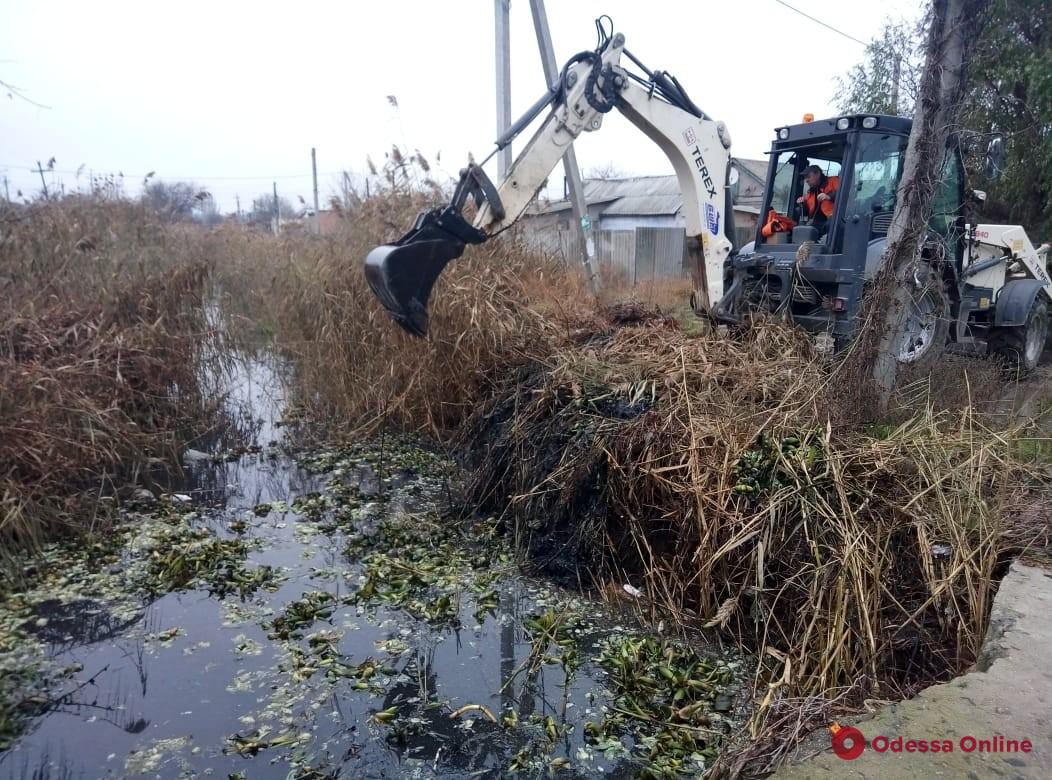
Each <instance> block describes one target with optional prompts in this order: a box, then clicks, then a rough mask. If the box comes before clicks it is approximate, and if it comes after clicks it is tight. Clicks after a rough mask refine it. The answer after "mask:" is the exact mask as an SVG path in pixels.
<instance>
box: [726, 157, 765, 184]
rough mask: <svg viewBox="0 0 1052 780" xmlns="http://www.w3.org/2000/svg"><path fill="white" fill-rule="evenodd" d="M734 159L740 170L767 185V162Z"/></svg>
mask: <svg viewBox="0 0 1052 780" xmlns="http://www.w3.org/2000/svg"><path fill="white" fill-rule="evenodd" d="M733 159H734V163H735V165H737V166H738V169H739V170H741V171H744V172H746V173H749V174H751V175H752V176H753V178H755V179H758V180H759V181H760V182H762V183H764V184H766V183H767V160H745V159H742V158H741V157H735V158H733Z"/></svg>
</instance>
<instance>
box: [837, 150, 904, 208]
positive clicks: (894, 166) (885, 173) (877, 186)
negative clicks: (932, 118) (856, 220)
mask: <svg viewBox="0 0 1052 780" xmlns="http://www.w3.org/2000/svg"><path fill="white" fill-rule="evenodd" d="M906 143H907V139H906V138H904V137H902V136H899V135H863V136H862V142H861V144H860V145H859V150H858V154H857V155H856V156H855V165H854V168H853V169H852V177H851V181H852V185H851V192H850V193H848V200H847V210H846V211H845V212H844V213H846V214H866V213H870V212H872V213H881V212H887V213H891V212H892V211H894V210H895V195H896V193H897V192H898V188H899V177H900V175H901V172H902V160H903V158H904V157H905V156H906Z"/></svg>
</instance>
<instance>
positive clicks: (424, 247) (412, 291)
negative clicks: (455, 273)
mask: <svg viewBox="0 0 1052 780" xmlns="http://www.w3.org/2000/svg"><path fill="white" fill-rule="evenodd" d="M460 206H461V203H460V202H457V203H455V204H451V205H449V206H446V207H445V208H437V209H431V210H430V211H425V212H423V213H422V214H420V215H419V216H417V218H416V222H415V223H414V224H413V229H412V230H410V231H409V232H408V233H406V234H405V235H404V236H402V237H401V238H400V239H398V240H397V241H396V242H395V243H393V244H384V245H383V246H378V247H376V249H374V250H372V251H371V252H370V253H369V254H368V255H367V256H366V258H365V278H366V280H367V281H368V282H369V287H370V288H371V289H372V291H373V294H374V295H375V296H376V297H377V298H378V299H379V301H380V303H382V304H383V307H384V308H385V309H387V311H389V312H390V313H391V316H392V317H393V318H394V321H395V322H397V323H398V324H399V325H401V326H402V327H403V328H405V329H406V330H407V331H408V332H409V333H412V334H413V335H414V336H424V335H426V334H427V301H428V298H430V297H431V288H432V287H434V286H435V280H436V279H438V277H439V275H441V273H442V271H443V269H445V267H446V266H447V265H448V264H449V262H450V261H451V260H456V259H457V258H458V257H460V256H461V255H462V254H464V248H465V246H466V245H467V244H481V243H482V242H483V241H485V240H486V235H485V234H484V233H483V232H481V231H480V230H477V229H476V228H474V227H472V226H471V225H470V224H468V222H467V221H466V220H465V219H464V217H463V216H462V215H461V213H460Z"/></svg>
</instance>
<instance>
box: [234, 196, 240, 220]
mask: <svg viewBox="0 0 1052 780" xmlns="http://www.w3.org/2000/svg"><path fill="white" fill-rule="evenodd" d="M234 203H235V205H236V206H237V221H238V224H241V196H240V195H234Z"/></svg>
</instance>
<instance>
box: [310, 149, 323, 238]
mask: <svg viewBox="0 0 1052 780" xmlns="http://www.w3.org/2000/svg"><path fill="white" fill-rule="evenodd" d="M310 170H311V174H312V175H313V176H314V232H315V233H317V234H318V235H319V236H320V235H321V212H320V211H319V210H318V155H317V153H316V151H315V149H314V147H313V146H312V147H311V148H310Z"/></svg>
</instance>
